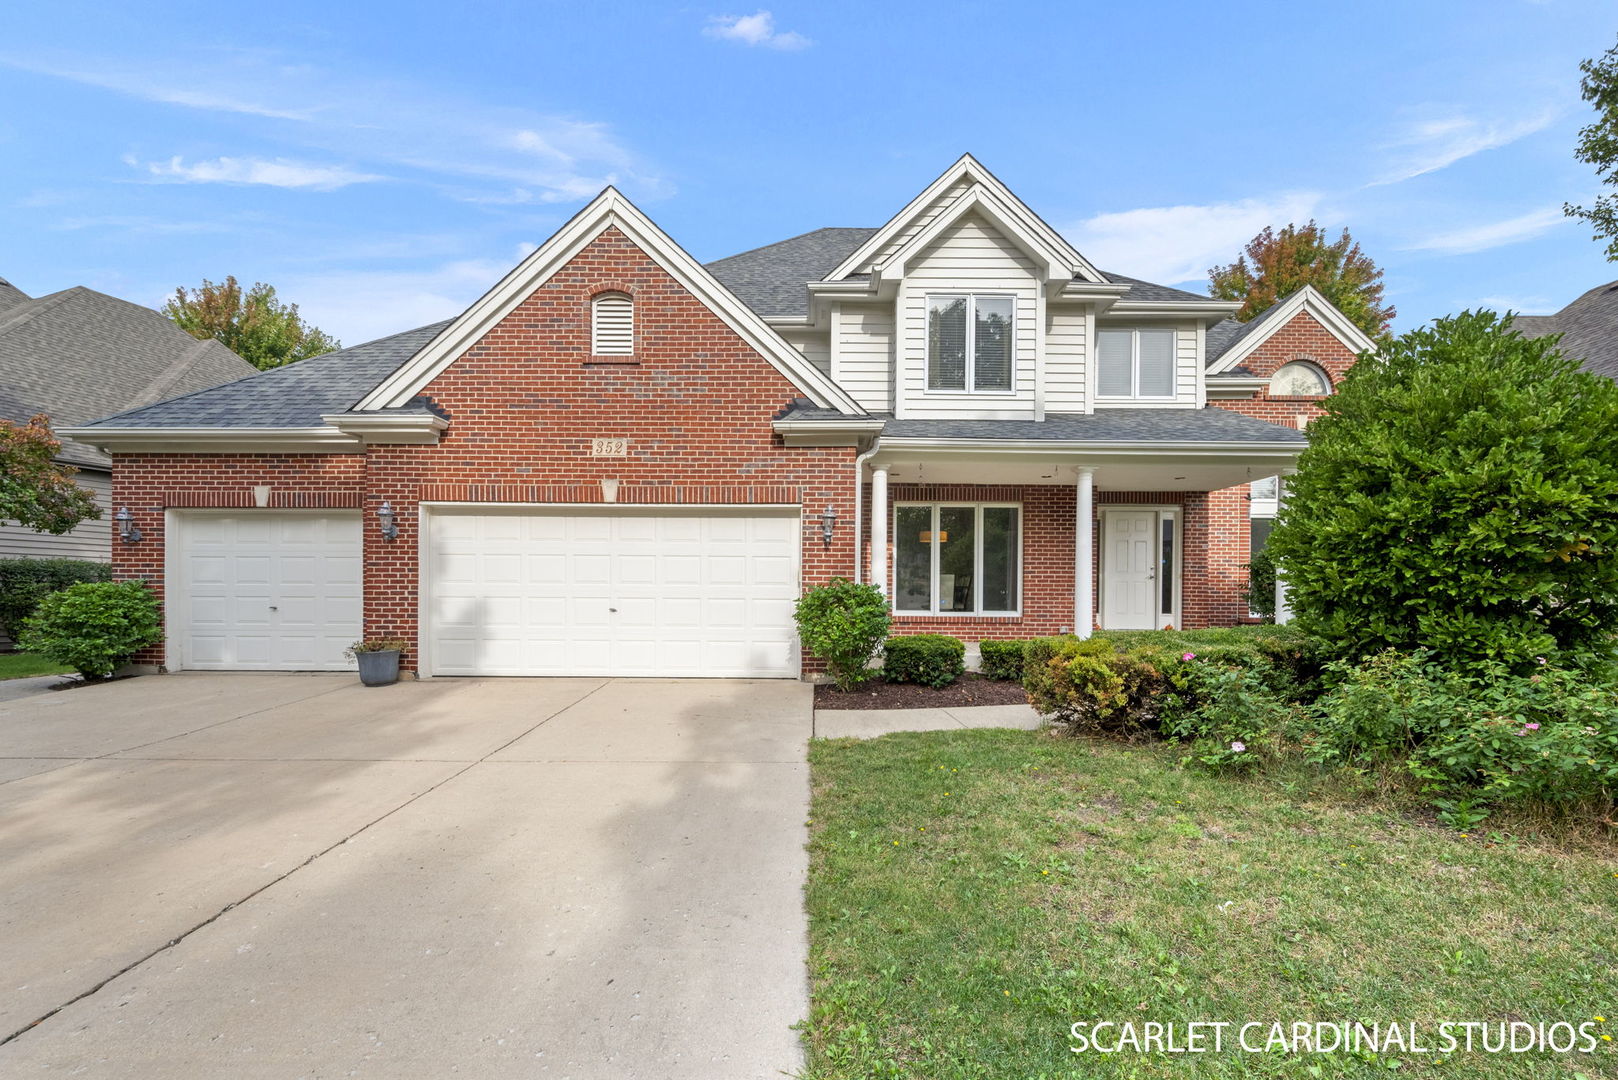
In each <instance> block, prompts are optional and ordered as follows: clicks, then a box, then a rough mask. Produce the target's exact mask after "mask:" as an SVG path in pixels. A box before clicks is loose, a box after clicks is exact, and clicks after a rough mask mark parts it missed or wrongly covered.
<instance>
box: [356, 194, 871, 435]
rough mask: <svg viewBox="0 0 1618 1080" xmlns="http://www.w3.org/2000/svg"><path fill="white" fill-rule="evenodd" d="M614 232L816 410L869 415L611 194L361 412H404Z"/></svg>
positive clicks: (362, 404) (382, 386) (374, 394)
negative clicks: (540, 290) (543, 287)
mask: <svg viewBox="0 0 1618 1080" xmlns="http://www.w3.org/2000/svg"><path fill="white" fill-rule="evenodd" d="M612 226H617V227H618V228H619V229H620V230H621V231H622V232H623V233H624V234H625V235H626V236H628V237H629V238H630V240H632V241H633V242H634V243H635V244H636V245H638V246H639V247H640V248H641V249H642V250H643V251H645V252H646V253H647V254H648V255H649V256H650V257H651V258H652V260H653V261H654V262H656V263H657V264H658V266H660V267H661V268H662V269H663V270H664V271H666V272H667V273H668V274H669V275H670V276H671V277H673V278H674V279H675V280H676V281H678V282H679V283H680V284H681V285H682V286H684V287H685V288H686V289H687V290H689V291H690V292H691V293H692V294H693V295H695V296H696V297H697V299H698V300H700V301H702V302H703V303H704V304H706V305H707V306H708V308H709V309H710V310H712V311H713V312H714V313H715V314H717V315H718V316H719V317H720V318H721V319H723V320H724V322H725V323H726V324H727V325H728V326H729V327H730V328H731V329H732V330H734V331H735V332H736V333H737V334H738V335H740V336H741V338H742V340H744V341H746V342H747V343H748V345H750V346H751V347H752V348H753V349H755V350H756V351H757V352H758V353H759V354H760V355H761V356H762V357H764V359H765V360H766V361H768V362H769V363H770V364H771V366H773V367H774V368H775V369H776V370H777V371H779V372H780V373H781V374H782V375H783V376H784V377H786V378H787V379H788V380H790V381H791V382H792V383H793V385H794V386H796V387H797V388H798V389H800V390H802V391H803V392H804V393H805V394H806V395H807V396H808V397H809V399H810V400H811V401H813V402H814V403H815V404H817V405H820V406H822V407H824V408H834V409H841V410H843V411H845V412H851V413H858V412H861V411H862V410H861V409H860V407H859V405H858V404H856V403H855V401H854V399H853V398H851V397H849V396H848V393H847V392H846V391H844V390H843V389H842V388H841V387H839V386H837V385H836V384H835V383H833V382H832V381H831V380H830V379H829V378H827V377H826V376H825V375H823V374H821V372H820V370H819V369H818V368H816V367H815V366H814V365H813V364H812V363H810V362H809V360H808V358H807V357H805V356H804V355H803V354H802V353H800V352H798V350H796V349H794V348H793V347H792V346H791V345H789V344H788V343H787V342H786V341H785V340H784V339H783V338H782V337H781V336H780V335H779V334H777V333H776V332H775V331H774V329H772V328H771V327H770V325H769V324H768V323H767V322H765V321H764V320H763V319H762V318H760V317H759V316H758V315H757V313H755V312H754V311H753V310H752V309H751V308H749V307H748V306H747V305H746V304H744V303H742V302H741V301H740V300H738V299H737V298H736V297H735V295H734V294H732V293H731V292H730V290H729V289H726V288H725V287H724V286H723V285H721V284H720V283H719V281H718V280H717V279H716V278H714V276H713V275H712V274H711V273H709V272H708V271H707V270H706V269H705V268H704V267H703V266H702V264H701V263H699V262H697V261H696V260H695V259H693V258H692V257H691V256H690V255H689V254H688V253H687V252H686V251H685V249H683V248H681V247H680V246H679V245H678V244H676V243H675V242H674V241H673V240H672V239H670V238H669V236H668V234H666V233H664V232H663V230H662V229H659V228H658V227H657V226H656V225H655V224H653V223H652V221H651V219H650V218H648V217H646V215H645V214H643V213H641V212H640V210H639V209H638V208H637V207H636V206H635V205H634V204H633V203H631V202H630V201H629V200H628V199H626V198H624V196H623V195H621V194H620V193H619V192H618V191H617V189H615V188H611V187H609V188H607V189H606V190H604V191H602V193H601V194H600V195H598V196H596V197H595V199H593V200H592V201H591V202H590V204H589V205H588V206H586V207H585V208H584V209H583V210H580V211H579V212H578V213H577V214H575V215H573V217H572V218H571V219H570V220H569V221H568V222H567V224H565V225H563V226H562V227H561V228H560V229H558V230H557V231H556V233H555V234H554V235H553V236H551V238H550V239H549V240H547V241H545V243H544V244H542V245H540V247H539V248H537V249H536V250H534V251H533V252H531V253H530V254H529V255H528V257H527V258H525V259H523V261H522V262H520V263H518V264H517V266H516V267H515V268H513V269H512V270H511V272H510V273H508V274H506V276H505V277H503V278H501V279H500V281H499V283H498V284H496V285H495V286H494V288H492V289H490V290H489V291H488V292H486V293H484V294H483V296H482V297H480V298H479V299H478V300H477V301H476V302H475V303H473V304H472V306H471V307H469V308H467V309H466V311H464V312H462V313H461V315H460V317H459V318H457V319H456V320H455V321H454V322H453V323H451V324H450V325H449V326H448V327H446V328H445V329H444V330H443V332H442V333H440V334H439V335H438V336H437V337H436V338H434V339H433V340H432V341H431V342H429V343H428V344H427V345H426V346H425V347H424V348H423V349H421V351H419V352H418V353H416V355H415V356H413V357H411V358H410V359H409V360H407V361H406V362H405V363H403V364H401V365H400V366H399V368H398V369H396V370H395V371H394V372H393V374H391V375H389V376H388V377H387V378H386V379H383V380H382V382H381V383H379V384H378V385H377V387H376V388H375V389H374V390H372V391H371V392H370V393H369V394H367V395H366V396H365V397H363V398H361V399H360V401H359V403H358V404H357V405H356V406H355V411H357V412H364V411H368V410H376V409H387V408H397V407H398V406H400V405H403V404H404V403H405V402H407V401H409V400H410V399H411V398H413V397H415V396H416V395H417V394H418V393H420V392H421V390H422V389H423V388H424V387H425V386H426V385H427V384H428V383H430V382H431V381H432V380H433V379H434V378H436V377H437V376H438V375H439V374H440V373H442V372H443V371H444V369H445V368H447V367H449V365H450V364H451V363H453V362H454V361H455V360H456V359H457V358H459V357H460V356H461V354H462V353H464V352H465V351H466V350H467V349H468V348H469V347H471V346H472V345H473V344H474V343H475V342H477V341H478V340H479V339H481V338H482V337H483V335H484V334H486V333H487V332H488V331H489V330H490V329H492V328H493V327H494V326H495V325H496V324H498V323H499V322H500V320H501V319H503V318H505V317H506V316H507V315H509V314H510V313H511V312H512V311H513V310H515V309H516V308H517V306H518V305H519V304H521V303H522V302H523V301H524V300H525V299H527V298H528V296H529V295H530V294H531V293H532V292H533V291H534V290H535V289H537V288H539V287H540V286H541V285H543V284H544V283H545V282H546V281H548V280H549V279H550V278H551V276H552V275H553V274H555V273H556V271H557V270H559V269H561V267H563V266H565V265H566V264H567V263H568V261H569V260H571V259H572V258H573V257H574V256H575V255H577V254H578V253H579V252H580V251H581V250H583V249H584V247H585V246H586V245H588V244H589V243H590V242H591V241H593V240H594V239H595V238H596V237H598V236H600V235H601V233H602V232H604V231H605V230H606V229H608V228H610V227H612Z"/></svg>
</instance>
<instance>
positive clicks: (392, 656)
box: [354, 649, 399, 686]
mask: <svg viewBox="0 0 1618 1080" xmlns="http://www.w3.org/2000/svg"><path fill="white" fill-rule="evenodd" d="M354 659H355V660H358V661H359V665H360V682H362V683H364V684H365V685H366V686H387V685H388V684H389V683H396V682H398V681H399V650H398V649H384V650H382V651H381V652H357V653H355V654H354Z"/></svg>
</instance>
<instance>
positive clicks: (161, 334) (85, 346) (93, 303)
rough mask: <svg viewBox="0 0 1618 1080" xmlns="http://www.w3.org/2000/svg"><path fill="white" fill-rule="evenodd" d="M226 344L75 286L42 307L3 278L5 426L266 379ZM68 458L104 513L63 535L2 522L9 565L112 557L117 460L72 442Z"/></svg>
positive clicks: (1, 400) (0, 380)
mask: <svg viewBox="0 0 1618 1080" xmlns="http://www.w3.org/2000/svg"><path fill="white" fill-rule="evenodd" d="M257 373H258V372H257V371H256V370H255V369H254V367H253V366H252V365H251V364H249V363H248V362H247V361H245V360H243V359H242V358H241V357H239V356H237V355H236V354H235V353H233V352H231V351H230V350H229V349H227V348H225V347H224V346H223V345H221V344H219V343H218V342H217V341H198V340H197V339H196V338H194V337H192V336H191V335H190V334H187V333H186V332H185V331H184V330H181V329H180V328H179V327H178V326H175V325H174V323H172V322H170V321H169V320H168V319H165V318H164V317H163V316H161V315H159V314H158V313H157V312H155V311H153V310H152V309H150V308H144V307H141V306H140V305H139V304H131V303H129V302H128V301H127V300H119V299H118V298H117V297H114V296H108V295H106V294H105V293H98V292H94V291H92V290H90V289H86V288H82V287H75V288H71V289H64V290H62V291H61V292H55V293H51V294H50V295H49V296H41V297H39V298H38V299H37V300H36V299H33V298H31V297H30V296H28V294H27V293H24V292H23V291H22V290H20V289H18V288H17V287H16V286H14V285H12V284H11V283H10V282H9V281H6V280H5V279H4V278H0V419H4V420H15V421H27V420H28V419H29V418H30V417H32V416H34V415H35V414H37V413H44V414H45V415H46V416H48V417H50V420H51V426H52V427H53V428H55V429H57V431H58V434H60V429H61V428H63V427H71V426H73V425H74V424H82V423H84V422H85V421H87V420H93V419H94V418H95V417H98V416H105V415H106V414H107V413H108V412H112V411H115V410H122V409H128V408H131V407H133V406H138V405H145V404H150V403H152V402H155V401H161V400H163V399H164V398H168V397H173V396H174V395H176V394H184V393H189V392H190V391H193V390H202V389H205V388H207V387H210V386H218V385H219V384H220V383H225V382H230V381H232V380H234V379H242V378H246V377H247V376H249V375H256V374H257ZM58 460H59V461H62V462H64V463H66V464H69V465H73V466H76V467H77V468H78V470H79V473H78V475H77V476H76V477H75V478H74V480H75V482H76V483H78V484H79V486H81V487H84V488H86V489H88V490H90V491H92V492H94V493H95V496H96V504H97V505H98V506H100V507H101V511H102V516H101V518H100V520H97V521H86V522H84V523H83V524H82V525H80V526H79V527H78V528H76V529H74V530H73V531H72V532H69V533H65V534H63V535H61V536H53V535H51V534H50V533H42V532H35V531H34V530H33V529H25V528H23V527H22V526H20V525H15V524H10V525H8V524H0V558H18V557H25V558H40V559H43V558H73V559H94V560H95V561H97V562H107V561H109V560H110V559H111V556H112V527H113V526H112V522H111V521H109V520H108V518H109V517H110V511H111V508H112V503H111V499H112V460H111V459H110V458H109V457H108V456H107V455H106V454H105V453H103V452H102V451H100V450H98V449H96V448H95V447H94V446H91V445H89V444H87V443H80V442H75V441H73V440H71V439H64V440H63V441H62V451H61V453H60V455H58Z"/></svg>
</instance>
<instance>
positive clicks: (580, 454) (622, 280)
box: [114, 229, 855, 669]
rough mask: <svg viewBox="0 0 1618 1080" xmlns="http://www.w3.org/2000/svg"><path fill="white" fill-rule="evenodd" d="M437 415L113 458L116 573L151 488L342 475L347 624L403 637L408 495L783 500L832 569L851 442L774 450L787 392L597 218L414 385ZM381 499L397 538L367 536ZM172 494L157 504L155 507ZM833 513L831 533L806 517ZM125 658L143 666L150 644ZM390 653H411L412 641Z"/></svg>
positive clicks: (408, 578) (412, 504)
mask: <svg viewBox="0 0 1618 1080" xmlns="http://www.w3.org/2000/svg"><path fill="white" fill-rule="evenodd" d="M608 288H610V289H615V290H620V291H624V292H628V293H630V294H632V295H633V297H634V301H635V334H636V348H635V354H634V355H633V356H631V357H612V358H611V359H610V361H595V360H593V359H592V357H591V355H590V298H591V297H592V296H593V295H594V294H596V293H598V292H600V291H602V290H603V289H608ZM425 392H426V394H427V395H428V396H429V397H430V398H431V399H432V400H433V402H434V404H435V405H436V407H437V408H439V409H440V410H441V411H442V412H443V413H444V414H445V415H447V416H448V417H449V419H450V427H449V429H448V430H447V431H446V432H445V433H444V437H443V439H442V441H441V442H440V443H439V444H438V445H436V446H401V445H387V446H373V447H371V448H369V450H368V451H367V452H366V453H365V454H364V455H344V456H329V457H327V456H308V457H302V458H299V457H268V456H257V455H253V456H243V457H216V456H191V455H160V456H150V455H141V456H121V457H120V458H119V459H118V461H117V465H116V468H115V479H114V488H115V496H114V498H115V500H117V501H119V502H128V503H129V504H130V506H131V507H132V508H138V509H139V512H140V513H142V514H143V518H142V520H141V522H140V526H141V528H142V529H143V530H145V531H146V536H147V539H146V541H145V542H144V543H142V544H139V545H123V548H124V550H123V551H120V552H117V553H116V554H117V555H118V556H119V558H118V561H117V563H116V564H115V566H116V570H117V572H118V573H119V575H120V576H135V575H143V576H144V575H147V574H150V573H152V572H153V571H154V569H155V572H156V573H157V574H158V576H159V577H160V576H161V571H162V562H163V534H162V521H161V514H160V513H154V512H153V511H154V508H157V507H159V506H160V505H161V498H162V496H161V492H163V491H167V490H169V489H171V488H175V487H177V486H178V487H184V486H187V485H189V486H191V487H205V486H208V487H212V488H214V489H217V490H223V491H229V492H234V493H235V494H232V495H231V496H230V497H231V498H244V496H243V495H242V493H245V501H243V502H237V503H224V504H223V505H251V490H250V489H251V486H252V485H253V484H258V483H273V484H276V485H277V489H278V491H285V492H286V494H285V495H283V496H281V497H283V498H290V497H292V493H293V492H305V491H306V492H315V491H323V490H327V488H328V486H330V485H334V484H338V483H339V482H340V483H341V484H342V485H344V487H343V490H344V492H345V496H349V497H354V496H359V495H363V507H364V511H365V578H366V588H365V632H366V634H367V635H368V636H389V637H402V638H404V639H405V640H407V641H412V642H414V641H415V638H416V632H417V613H418V608H419V603H418V593H417V566H418V553H417V541H418V532H419V521H418V506H419V504H420V503H421V502H422V501H439V500H442V501H470V502H491V503H492V502H567V503H598V502H602V501H604V500H603V496H602V489H601V483H600V482H601V480H603V479H616V480H618V481H619V482H620V485H621V486H620V488H619V491H618V499H617V501H618V502H620V503H630V502H650V503H682V504H692V503H749V502H753V503H764V502H769V503H781V502H787V503H799V504H802V505H803V507H804V523H803V543H802V550H803V571H802V577H803V582H804V584H805V585H813V584H818V583H821V582H823V581H825V580H826V579H828V578H830V577H832V576H833V575H838V574H841V575H847V574H850V573H851V572H852V570H853V562H854V539H853V537H854V529H853V527H852V522H853V513H854V471H853V460H854V454H855V450H854V449H853V448H852V447H805V448H788V447H786V446H784V445H783V444H782V442H781V440H780V438H779V437H778V436H776V435H775V433H774V431H773V430H772V429H771V420H772V418H773V417H774V416H775V415H776V414H777V413H779V411H780V410H781V409H782V408H783V407H785V406H786V405H787V404H788V403H789V402H790V401H791V400H792V399H793V398H795V397H799V396H801V391H799V390H798V389H796V388H795V387H794V386H793V385H792V384H791V383H790V382H789V381H788V380H787V379H786V378H785V377H784V376H783V375H781V374H780V373H779V372H778V371H776V370H775V368H774V367H772V366H771V365H770V364H769V363H768V362H767V361H766V360H764V359H763V358H762V357H760V356H759V355H758V354H757V353H756V352H754V351H753V349H752V348H751V347H750V346H748V345H747V343H746V342H744V341H743V340H742V339H741V338H740V337H739V336H738V335H737V334H736V333H735V332H734V331H732V330H731V329H730V328H729V327H728V326H727V325H726V324H725V323H724V322H723V321H722V320H721V319H720V318H719V317H718V316H716V315H714V314H713V313H712V312H711V311H709V310H708V308H707V307H706V306H705V305H703V304H702V302H701V301H699V300H698V299H697V298H696V297H694V296H692V295H691V294H690V293H689V292H687V291H686V290H685V289H684V288H682V287H681V286H680V285H679V284H678V283H677V282H676V281H675V280H674V279H673V278H671V277H670V276H669V275H668V274H667V273H666V272H664V271H663V270H662V269H660V268H659V267H658V266H656V265H655V264H654V263H653V262H652V260H651V259H650V258H649V257H647V255H646V254H645V253H644V252H642V251H641V250H640V249H639V248H637V247H636V246H635V245H634V244H633V243H632V242H631V241H630V240H629V239H628V238H627V237H626V236H624V235H623V234H622V233H620V232H619V231H618V230H616V229H610V230H608V231H607V232H606V233H603V234H602V236H601V237H599V238H598V239H597V240H595V241H594V242H593V243H591V244H590V245H589V246H588V247H586V248H585V249H584V250H583V251H582V252H581V253H580V254H579V255H578V256H576V257H575V258H574V259H573V260H572V261H571V262H570V263H568V264H567V265H566V266H564V267H562V268H561V269H560V270H559V271H558V272H557V273H556V274H555V275H554V276H553V277H552V278H551V279H550V280H549V281H547V282H546V283H545V284H544V286H542V287H541V288H539V289H537V290H536V291H535V292H534V293H533V294H532V295H531V296H530V297H528V298H527V299H526V300H525V301H524V302H523V303H522V304H521V305H520V306H519V307H518V308H517V309H516V310H515V311H513V312H512V313H511V314H510V315H509V316H508V317H507V318H505V319H504V320H503V321H502V322H501V323H500V324H499V325H497V326H495V327H494V328H493V329H491V330H490V331H489V333H488V334H486V335H485V336H484V337H483V338H482V339H481V340H480V341H479V342H477V343H476V344H475V345H473V346H472V347H471V348H469V349H468V350H467V351H466V353H465V354H464V355H463V356H461V357H460V358H458V359H457V360H456V361H455V363H453V364H451V365H450V367H449V368H447V369H446V370H445V371H444V372H443V373H442V374H440V375H439V376H438V377H437V378H435V379H434V380H433V381H432V383H431V384H430V385H429V386H427V388H426V390H425ZM597 437H621V438H627V439H628V440H629V452H628V456H627V457H624V458H592V457H591V456H590V443H591V440H592V439H593V438H597ZM383 500H387V501H389V502H391V503H392V504H393V508H394V511H395V513H396V515H397V523H398V527H399V536H398V538H397V539H395V540H392V541H385V540H383V539H382V538H381V535H380V528H379V525H378V522H377V518H376V510H377V508H378V507H379V506H380V505H381V504H382V502H383ZM171 505H172V504H171ZM828 506H830V507H831V508H832V509H833V510H834V511H835V512H836V513H837V515H838V516H839V518H840V522H839V526H838V528H837V530H836V532H835V534H834V539H833V542H832V543H831V545H830V546H827V545H826V544H824V543H823V542H822V539H821V535H820V522H819V520H818V516H819V514H820V513H821V512H822V511H823V510H825V509H826V508H827V507H828ZM141 659H142V660H143V661H144V662H150V663H161V662H162V653H161V650H154V651H153V652H152V653H150V654H147V655H145V656H143V657H141ZM403 663H404V666H405V667H406V668H407V669H409V668H412V667H413V666H414V664H415V650H414V649H413V648H412V649H411V650H410V652H409V653H408V654H407V655H406V656H405V657H404V660H403Z"/></svg>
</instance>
